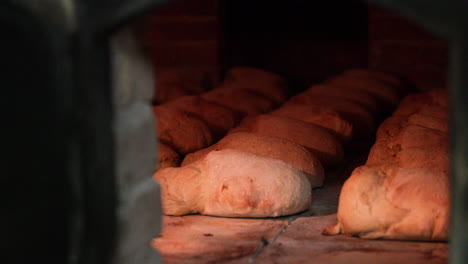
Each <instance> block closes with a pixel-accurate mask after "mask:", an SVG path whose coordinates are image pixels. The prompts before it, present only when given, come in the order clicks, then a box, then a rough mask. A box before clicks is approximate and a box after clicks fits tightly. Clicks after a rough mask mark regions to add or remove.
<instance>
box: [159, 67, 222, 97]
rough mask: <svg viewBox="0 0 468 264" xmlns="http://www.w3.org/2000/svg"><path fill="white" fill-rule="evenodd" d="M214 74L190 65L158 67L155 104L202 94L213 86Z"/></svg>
mask: <svg viewBox="0 0 468 264" xmlns="http://www.w3.org/2000/svg"><path fill="white" fill-rule="evenodd" d="M214 79H215V78H214V74H213V73H210V72H208V71H206V70H200V69H198V68H197V69H195V68H188V67H177V68H170V69H161V68H157V69H156V76H155V93H154V99H153V103H154V104H162V103H165V102H169V101H171V100H174V99H176V98H179V97H181V96H185V95H191V94H200V93H203V92H205V91H207V90H209V89H211V88H212V86H213V84H214Z"/></svg>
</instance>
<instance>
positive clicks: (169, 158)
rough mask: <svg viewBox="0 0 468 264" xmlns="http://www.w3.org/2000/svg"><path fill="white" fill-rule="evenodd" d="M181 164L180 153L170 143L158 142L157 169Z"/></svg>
mask: <svg viewBox="0 0 468 264" xmlns="http://www.w3.org/2000/svg"><path fill="white" fill-rule="evenodd" d="M179 164H180V157H179V154H178V153H177V152H176V151H175V150H173V149H172V148H171V147H169V146H168V145H166V144H164V143H162V142H159V143H158V166H157V168H156V169H158V170H159V169H164V168H168V167H177V166H179Z"/></svg>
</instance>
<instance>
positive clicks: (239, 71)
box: [223, 67, 287, 105]
mask: <svg viewBox="0 0 468 264" xmlns="http://www.w3.org/2000/svg"><path fill="white" fill-rule="evenodd" d="M223 85H229V86H232V87H234V88H236V89H245V90H250V91H254V92H257V93H259V94H261V95H263V96H266V97H267V98H268V99H270V100H272V101H273V102H274V103H275V104H276V105H280V104H282V103H284V101H286V99H287V83H286V80H285V79H284V78H282V77H281V76H279V75H277V74H274V73H272V72H268V71H265V70H262V69H258V68H252V67H234V68H232V69H230V70H229V71H228V72H227V73H226V77H225V79H224V80H223Z"/></svg>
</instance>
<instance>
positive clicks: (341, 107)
mask: <svg viewBox="0 0 468 264" xmlns="http://www.w3.org/2000/svg"><path fill="white" fill-rule="evenodd" d="M298 103H299V104H305V105H314V106H319V107H324V108H328V109H331V110H333V111H335V112H337V113H338V114H340V116H342V117H343V118H344V119H345V120H347V121H348V122H350V123H351V124H352V125H353V135H354V137H355V138H358V139H361V138H369V137H371V136H373V135H374V132H375V129H376V122H375V118H374V115H373V114H372V113H371V112H369V110H367V109H366V108H365V107H363V106H361V105H360V104H358V103H356V102H353V101H351V100H348V99H344V98H336V97H331V96H324V95H313V94H307V93H301V94H298V95H296V96H293V97H292V98H291V99H289V100H288V101H287V102H286V103H285V105H286V104H298Z"/></svg>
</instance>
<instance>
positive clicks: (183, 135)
mask: <svg viewBox="0 0 468 264" xmlns="http://www.w3.org/2000/svg"><path fill="white" fill-rule="evenodd" d="M153 114H154V115H155V118H156V129H157V132H158V136H159V140H160V141H161V142H163V143H164V144H167V145H169V146H171V147H172V148H174V150H176V151H177V152H178V153H179V154H182V155H185V154H187V153H189V152H193V151H195V150H199V149H201V148H204V147H207V146H209V145H210V144H211V143H212V142H213V136H212V134H211V132H210V129H209V128H208V126H207V125H206V123H205V122H203V121H202V120H200V119H198V118H196V117H195V116H193V115H190V114H189V113H187V112H184V111H182V110H179V109H175V108H170V107H166V106H162V105H161V106H154V107H153Z"/></svg>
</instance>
